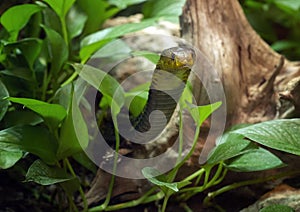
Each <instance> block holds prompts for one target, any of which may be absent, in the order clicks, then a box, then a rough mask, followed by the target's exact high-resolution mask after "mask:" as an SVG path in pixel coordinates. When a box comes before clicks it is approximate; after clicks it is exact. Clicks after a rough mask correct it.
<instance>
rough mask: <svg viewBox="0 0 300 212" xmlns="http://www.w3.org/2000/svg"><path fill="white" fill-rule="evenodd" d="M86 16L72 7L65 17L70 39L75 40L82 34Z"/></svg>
mask: <svg viewBox="0 0 300 212" xmlns="http://www.w3.org/2000/svg"><path fill="white" fill-rule="evenodd" d="M74 20H76V21H74ZM86 21H87V16H86V15H85V14H84V13H83V12H82V11H81V10H80V9H79V8H78V7H72V8H71V10H70V11H69V13H68V15H67V21H66V22H67V28H68V32H69V33H68V34H69V36H70V38H71V39H72V38H75V37H76V36H78V35H80V34H81V33H82V32H83V29H84V26H85V23H86Z"/></svg>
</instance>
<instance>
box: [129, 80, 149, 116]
mask: <svg viewBox="0 0 300 212" xmlns="http://www.w3.org/2000/svg"><path fill="white" fill-rule="evenodd" d="M147 84H148V85H149V83H147ZM148 88H149V87H148ZM125 96H126V98H125V105H126V106H127V108H129V111H130V113H131V114H132V115H133V116H134V117H137V116H138V115H139V114H140V113H141V112H142V111H143V109H144V106H145V105H146V103H147V99H148V91H147V90H146V91H135V92H127V93H126V94H125Z"/></svg>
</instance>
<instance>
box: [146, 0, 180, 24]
mask: <svg viewBox="0 0 300 212" xmlns="http://www.w3.org/2000/svg"><path fill="white" fill-rule="evenodd" d="M185 1H186V0H150V1H147V2H146V3H145V4H144V7H143V14H144V17H145V18H153V17H156V18H160V19H166V20H170V21H173V22H178V20H179V19H178V17H179V16H180V15H181V14H182V8H183V6H184V4H185Z"/></svg>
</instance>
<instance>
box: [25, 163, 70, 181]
mask: <svg viewBox="0 0 300 212" xmlns="http://www.w3.org/2000/svg"><path fill="white" fill-rule="evenodd" d="M72 179H74V177H73V176H71V175H70V174H68V173H66V171H65V170H64V169H62V168H58V167H52V166H48V165H46V164H45V163H43V162H42V161H41V160H36V161H34V162H33V164H31V166H30V167H29V169H28V171H27V173H26V180H25V181H26V182H35V183H38V184H40V185H52V184H55V183H61V182H66V181H69V180H72Z"/></svg>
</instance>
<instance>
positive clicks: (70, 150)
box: [57, 92, 89, 159]
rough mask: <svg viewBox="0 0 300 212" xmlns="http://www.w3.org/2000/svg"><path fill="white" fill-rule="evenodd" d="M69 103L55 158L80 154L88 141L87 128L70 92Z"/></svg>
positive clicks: (75, 100)
mask: <svg viewBox="0 0 300 212" xmlns="http://www.w3.org/2000/svg"><path fill="white" fill-rule="evenodd" d="M71 96H72V99H71V102H70V104H69V109H68V115H67V117H66V119H65V120H64V122H63V124H62V126H61V130H60V138H59V146H58V151H57V157H58V158H59V159H63V158H66V157H68V156H71V155H74V154H75V153H78V152H80V151H81V150H82V149H84V148H85V147H87V145H88V141H89V134H88V128H87V126H86V123H85V121H84V119H83V116H82V114H81V111H80V109H79V106H78V105H77V104H76V102H77V99H76V97H75V95H73V92H71Z"/></svg>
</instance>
